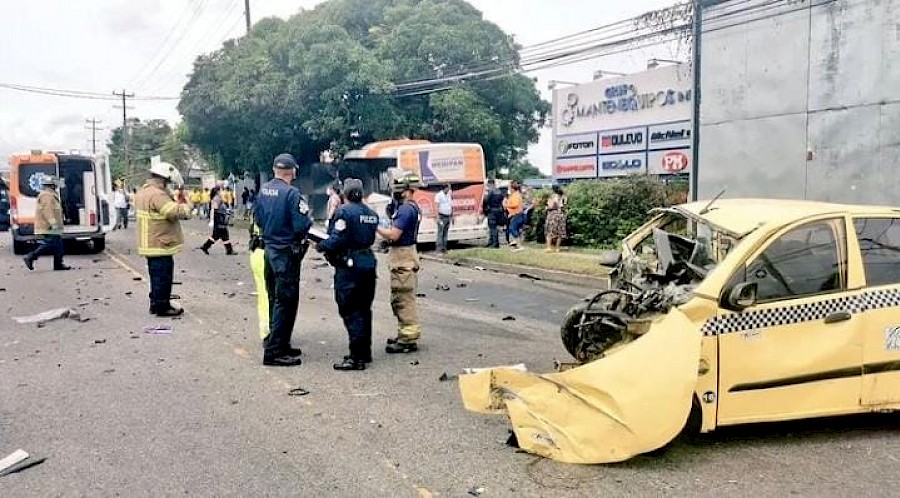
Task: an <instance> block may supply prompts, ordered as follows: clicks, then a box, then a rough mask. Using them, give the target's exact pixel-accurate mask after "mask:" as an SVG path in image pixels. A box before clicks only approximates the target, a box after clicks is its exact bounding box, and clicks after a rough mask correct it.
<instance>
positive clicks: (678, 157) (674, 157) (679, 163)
mask: <svg viewBox="0 0 900 498" xmlns="http://www.w3.org/2000/svg"><path fill="white" fill-rule="evenodd" d="M688 164H689V160H688V156H687V154H685V153H684V152H679V151H672V152H668V153H666V155H664V156H663V158H662V168H663V170H665V171H668V172H669V173H681V172H682V171H684V170H686V169H687V167H688Z"/></svg>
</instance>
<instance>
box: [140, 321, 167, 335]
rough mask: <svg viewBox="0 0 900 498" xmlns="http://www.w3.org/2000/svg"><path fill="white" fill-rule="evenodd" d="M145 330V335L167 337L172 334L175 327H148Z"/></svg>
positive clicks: (165, 325) (161, 325)
mask: <svg viewBox="0 0 900 498" xmlns="http://www.w3.org/2000/svg"><path fill="white" fill-rule="evenodd" d="M143 330H144V333H145V334H153V335H167V334H171V333H172V332H173V331H174V330H175V327H173V326H171V325H168V324H158V325H147V326H146V327H144V329H143Z"/></svg>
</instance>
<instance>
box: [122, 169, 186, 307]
mask: <svg viewBox="0 0 900 498" xmlns="http://www.w3.org/2000/svg"><path fill="white" fill-rule="evenodd" d="M170 183H172V184H175V185H176V186H181V185H182V184H183V180H182V178H181V173H179V172H178V169H176V168H175V166H172V165H171V164H169V163H163V162H157V163H154V164H152V165H151V166H150V179H149V180H148V181H147V183H145V184H144V186H143V187H141V189H140V190H139V191H138V192H137V194H136V195H135V196H134V206H135V212H136V215H137V225H138V230H137V232H138V254H140V255H141V256H144V257H146V258H147V269H148V270H149V273H150V313H151V314H154V315H157V316H170V317H171V316H178V315H181V314H182V313H184V310H183V309H181V308H175V307H173V306H172V304H171V302H170V300H171V299H172V280H173V278H174V274H175V260H174V258H173V256H174V255H175V254H178V253H179V252H181V245H182V244H183V243H184V236H183V235H182V233H181V222H180V221H179V220H189V219H191V210H192V209H193V206H192V205H191V203H190V201H189V200H186V202H185V203H181V204H179V203H178V202H176V201H175V199H174V198H173V197H172V194H171V193H170V192H169V190H168V187H169V184H170Z"/></svg>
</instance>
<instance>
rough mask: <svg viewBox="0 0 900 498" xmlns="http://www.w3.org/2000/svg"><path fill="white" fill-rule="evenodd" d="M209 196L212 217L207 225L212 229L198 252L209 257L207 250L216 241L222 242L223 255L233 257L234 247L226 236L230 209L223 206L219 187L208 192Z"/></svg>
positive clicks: (223, 202) (227, 235) (225, 205)
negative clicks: (223, 246) (223, 247)
mask: <svg viewBox="0 0 900 498" xmlns="http://www.w3.org/2000/svg"><path fill="white" fill-rule="evenodd" d="M210 196H211V198H212V200H211V201H210V208H211V209H212V215H210V218H211V219H210V222H209V225H210V227H212V235H210V237H209V238H208V239H206V242H204V243H203V245H202V246H200V250H201V251H203V253H204V254H206V255H207V256H209V248H210V247H212V246H213V245H214V244H215V243H216V242H217V241H220V240H221V241H222V243H223V244H224V245H225V254H227V255H229V256H234V255H235V252H234V247H232V245H231V237H230V236H229V234H228V221H229V217H230V216H231V208H229V207H228V205H227V204H225V201H224V200H222V192H221V191H220V190H219V187H215V188H213V189H212V191H211V192H210Z"/></svg>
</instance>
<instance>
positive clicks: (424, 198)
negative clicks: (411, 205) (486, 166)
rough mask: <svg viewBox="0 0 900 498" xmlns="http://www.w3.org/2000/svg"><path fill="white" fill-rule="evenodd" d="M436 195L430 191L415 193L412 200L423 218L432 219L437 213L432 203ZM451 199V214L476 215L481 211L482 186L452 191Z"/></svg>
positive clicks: (470, 186) (471, 186)
mask: <svg viewBox="0 0 900 498" xmlns="http://www.w3.org/2000/svg"><path fill="white" fill-rule="evenodd" d="M436 194H437V192H435V191H431V190H418V191H416V194H415V196H414V197H413V200H414V201H415V202H416V204H418V205H419V209H421V210H422V217H423V218H432V217H434V215H435V213H436V212H437V206H436V205H435V202H434V196H435V195H436ZM451 195H452V198H453V214H454V215H457V216H462V215H477V214H478V213H479V212H480V211H481V200H482V197H483V196H484V184H478V185H469V186H466V187H459V188H458V189H457V188H454V189H453V193H452V194H451Z"/></svg>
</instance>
